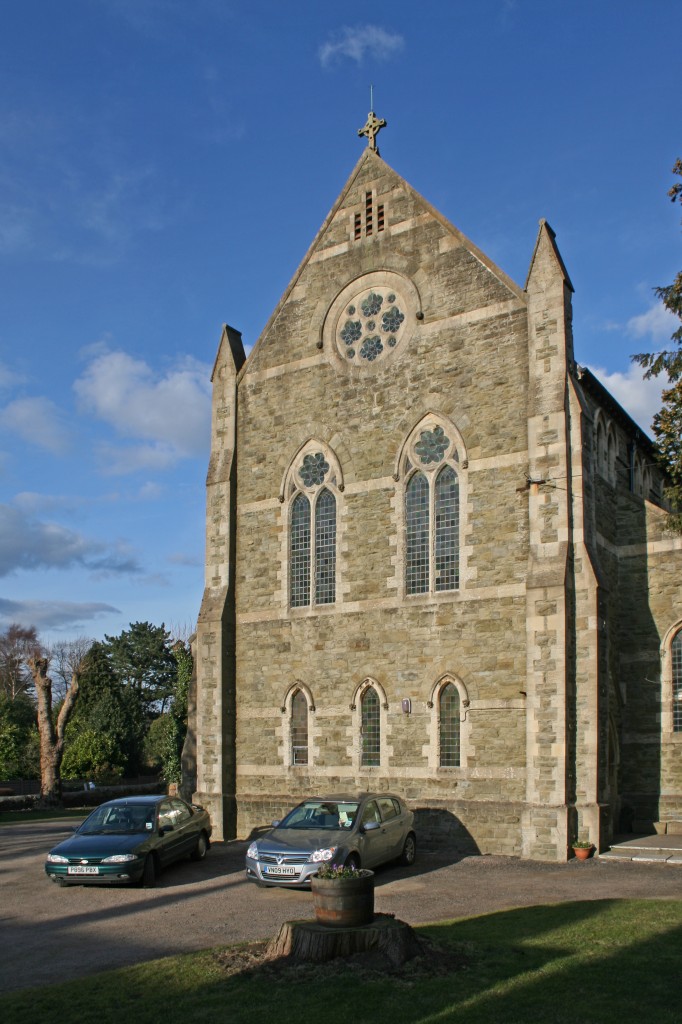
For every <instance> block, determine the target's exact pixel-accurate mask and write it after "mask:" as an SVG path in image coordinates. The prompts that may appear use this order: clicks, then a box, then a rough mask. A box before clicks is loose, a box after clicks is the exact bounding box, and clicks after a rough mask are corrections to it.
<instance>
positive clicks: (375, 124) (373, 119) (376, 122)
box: [358, 110, 388, 156]
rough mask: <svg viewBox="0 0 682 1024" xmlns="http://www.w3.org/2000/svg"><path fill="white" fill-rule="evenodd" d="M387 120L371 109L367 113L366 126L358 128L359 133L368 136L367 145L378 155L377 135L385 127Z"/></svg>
mask: <svg viewBox="0 0 682 1024" xmlns="http://www.w3.org/2000/svg"><path fill="white" fill-rule="evenodd" d="M387 123H388V122H387V121H386V120H385V119H384V118H383V117H381V118H379V117H377V116H376V114H375V113H374V111H373V110H370V112H369V114H368V115H367V124H366V125H365V127H364V128H358V135H366V136H367V145H368V146H369V148H370V149H371V150H373V151H374V152H375V153H376V154H377V156H378V155H379V148H378V146H377V135H378V134H379V132H380V131H381V129H382V128H385V127H386V125H387Z"/></svg>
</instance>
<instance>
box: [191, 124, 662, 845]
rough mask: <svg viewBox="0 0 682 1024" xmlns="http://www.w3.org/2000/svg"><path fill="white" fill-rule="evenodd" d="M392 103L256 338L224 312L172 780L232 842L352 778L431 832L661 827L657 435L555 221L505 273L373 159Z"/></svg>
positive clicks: (460, 837)
mask: <svg viewBox="0 0 682 1024" xmlns="http://www.w3.org/2000/svg"><path fill="white" fill-rule="evenodd" d="M385 124H386V122H385V121H383V120H381V119H379V118H377V117H376V116H375V114H374V112H373V111H372V112H370V114H369V117H368V120H367V123H366V125H365V127H364V128H362V129H360V131H359V134H360V135H361V136H363V137H364V138H367V146H366V147H365V148H364V149H363V152H362V155H361V156H360V159H359V160H358V162H357V164H356V166H355V168H354V169H353V171H352V173H351V175H350V177H349V179H348V181H347V183H346V185H345V186H344V188H343V190H342V192H341V194H340V196H339V198H338V199H337V200H336V202H335V203H334V205H333V207H332V209H331V212H330V213H329V215H328V217H327V218H326V220H325V222H324V223H323V225H322V227H321V228H320V231H319V233H318V235H317V237H316V238H315V240H314V242H313V244H312V246H311V248H310V250H309V251H308V254H307V255H306V257H305V259H304V260H303V263H302V264H301V266H300V267H299V268H298V270H297V271H296V272H295V274H294V276H293V278H292V280H291V282H290V284H289V286H288V288H287V289H286V291H285V293H284V295H283V296H282V298H281V300H280V302H279V304H278V305H277V307H276V309H275V310H274V311H273V312H272V315H271V316H270V319H269V320H268V322H267V324H266V327H265V329H264V331H263V333H262V335H261V336H260V338H258V339H257V341H256V342H255V345H254V347H253V349H252V351H251V352H250V354H249V356H248V358H247V357H246V356H245V353H244V348H243V345H242V338H241V335H240V334H239V332H238V331H237V330H235V329H234V328H233V327H229V326H227V325H226V326H225V327H224V328H223V333H222V338H221V341H220V347H219V349H218V355H217V359H216V363H215V368H214V372H213V378H212V379H213V427H212V444H211V455H210V462H209V469H208V478H207V515H206V582H205V591H204V597H203V602H202V605H201V612H200V615H199V623H198V630H197V639H196V644H195V656H196V674H197V676H196V693H195V705H194V710H193V712H192V715H191V721H190V726H191V728H190V743H189V745H188V747H187V751H188V753H187V756H186V758H185V770H186V778H185V785H186V786H189V787H190V791H192V790H194V797H195V799H196V800H197V801H198V802H199V803H201V804H202V805H203V806H205V807H206V808H207V809H209V810H210V813H211V818H212V821H213V824H214V837H215V838H221V837H222V838H225V839H228V838H232V837H235V836H239V837H245V836H247V835H249V833H250V832H251V830H252V829H254V828H256V827H258V826H262V825H267V824H269V823H270V822H271V821H272V820H273V819H277V818H281V817H282V815H283V813H284V812H285V811H286V810H288V809H289V808H290V807H291V806H293V805H294V804H295V803H296V802H298V801H299V800H300V799H301V798H303V797H304V796H309V795H324V794H325V793H333V792H336V793H339V792H358V791H367V790H370V791H379V792H383V791H392V792H396V793H399V794H400V795H401V796H403V797H404V798H405V799H406V801H407V803H408V805H409V806H410V808H411V809H412V810H413V811H414V812H415V826H416V831H417V834H418V837H419V842H420V843H421V844H422V846H423V845H430V844H436V843H438V844H441V845H444V846H446V847H447V848H448V849H450V850H451V851H452V852H453V853H454V852H465V851H476V850H478V851H480V852H482V853H494V854H511V855H520V856H523V857H527V858H533V859H537V860H549V861H563V860H565V859H566V858H567V856H568V854H569V851H570V845H571V841H572V840H573V839H574V838H575V837H576V836H578V835H580V836H581V837H582V838H585V839H589V840H591V841H592V842H593V843H594V844H595V846H596V847H597V848H598V849H603V848H604V847H605V846H606V845H608V843H609V840H610V838H611V836H612V835H613V834H614V833H615V832H618V831H621V830H623V829H629V828H630V827H632V825H633V823H634V825H635V826H641V825H643V824H648V825H649V826H651V823H652V822H659V823H663V824H662V825H659V828H663V827H668V823H670V826H671V827H674V826H673V824H672V823H674V822H676V821H680V820H682V539H680V538H678V537H675V536H674V535H673V534H671V533H670V532H668V530H667V528H666V524H667V518H668V513H667V511H666V505H665V500H664V495H663V481H662V479H661V476H660V473H659V471H658V469H657V468H656V465H655V461H654V450H653V446H652V444H651V442H650V440H649V439H648V437H647V436H646V434H645V433H644V431H643V430H642V429H640V427H639V426H638V425H637V424H636V423H634V422H633V421H632V419H630V417H629V416H628V415H627V413H626V412H625V411H624V410H623V409H622V408H621V407H620V406H619V405H618V403H617V402H616V401H615V400H614V399H613V398H612V397H611V395H610V394H609V393H608V392H607V391H606V390H605V389H604V387H603V386H602V385H601V384H600V383H599V382H598V381H597V380H596V378H595V377H594V376H593V375H592V374H591V373H590V372H589V370H587V369H585V368H583V367H581V366H580V365H578V363H577V362H576V359H575V355H574V348H573V336H572V296H573V287H572V285H571V281H570V278H569V276H568V273H567V271H566V268H565V267H564V263H563V261H562V258H561V256H560V254H559V249H558V247H557V242H556V239H555V235H554V232H553V231H552V229H551V228H550V226H549V224H548V223H547V222H546V221H545V220H542V221H541V222H540V228H539V232H538V235H537V241H536V243H535V248H534V250H533V252H532V254H531V259H530V269H529V272H528V278H527V280H526V283H525V285H524V286H523V287H521V286H519V285H518V284H517V283H516V282H515V281H512V280H511V279H510V278H509V277H507V275H506V274H505V273H504V271H502V270H500V268H499V267H497V266H496V265H495V264H494V263H493V262H492V260H490V259H489V258H488V257H487V256H486V255H485V254H484V253H483V252H481V251H480V250H479V249H478V248H477V247H476V246H475V245H474V244H473V243H472V242H470V241H469V239H468V238H466V237H465V236H464V235H463V234H462V233H461V232H460V231H459V230H458V229H457V228H456V227H454V226H453V225H452V224H451V223H450V222H449V221H448V220H447V219H446V218H445V217H444V216H443V215H442V214H441V213H439V212H438V211H437V210H435V209H434V208H433V207H432V206H430V205H429V203H428V202H427V201H426V200H425V199H424V198H422V196H420V195H419V194H418V193H417V192H415V190H414V189H413V188H411V186H410V185H408V184H407V182H406V181H405V180H404V179H403V178H401V177H400V175H399V174H398V173H396V171H394V170H392V168H391V167H389V166H388V164H387V163H385V162H384V160H383V159H382V158H381V157H380V156H379V153H378V149H377V145H376V140H377V134H378V132H379V130H380V129H381V128H382V127H384V126H385ZM444 173H445V174H447V171H446V172H444ZM284 219H285V218H284V215H283V221H284ZM274 227H275V228H276V225H275V226H274ZM607 255H608V254H606V253H605V257H606V256H607ZM232 313H233V315H234V316H235V317H237V318H238V316H239V310H238V309H236V310H233V311H232ZM248 340H249V341H252V339H248ZM579 342H580V339H578V347H579ZM192 744H195V748H196V762H194V760H193V756H190V755H192V750H193V747H192ZM193 772H195V774H194V775H193Z"/></svg>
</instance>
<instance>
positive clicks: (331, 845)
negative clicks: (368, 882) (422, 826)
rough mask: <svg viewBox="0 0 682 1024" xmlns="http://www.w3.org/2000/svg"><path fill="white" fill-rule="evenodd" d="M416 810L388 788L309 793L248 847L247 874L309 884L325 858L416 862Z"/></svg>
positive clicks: (364, 863) (270, 881) (369, 864)
mask: <svg viewBox="0 0 682 1024" xmlns="http://www.w3.org/2000/svg"><path fill="white" fill-rule="evenodd" d="M413 823H414V815H413V814H412V811H410V810H408V809H407V807H406V806H405V804H404V803H403V801H402V800H401V799H400V797H397V796H394V795H392V794H388V793H361V794H356V795H355V796H345V795H344V796H329V797H310V798H309V799H307V800H303V801H302V803H300V804H298V806H297V807H294V809H293V810H292V811H290V812H289V814H287V816H286V817H285V818H283V819H282V821H273V823H272V829H271V830H270V831H269V832H266V833H265V835H263V836H262V837H261V838H260V839H256V840H255V841H254V842H253V843H251V845H250V846H249V848H248V850H247V851H246V877H247V879H248V880H249V881H251V882H256V883H257V884H258V885H284V886H309V885H310V876H311V875H314V874H315V872H316V871H317V870H318V869H319V867H320V865H321V864H323V863H324V862H325V861H327V862H330V863H333V864H347V865H351V864H353V865H355V867H358V868H360V867H362V868H374V867H376V866H377V865H379V864H385V863H386V862H387V861H391V860H398V859H399V860H400V862H401V863H402V864H408V865H409V864H413V863H414V859H415V856H416V853H417V839H416V836H415V834H414V828H413Z"/></svg>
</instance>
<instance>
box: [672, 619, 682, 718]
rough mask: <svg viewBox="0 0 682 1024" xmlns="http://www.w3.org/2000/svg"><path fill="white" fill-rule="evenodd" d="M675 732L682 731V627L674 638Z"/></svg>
mask: <svg viewBox="0 0 682 1024" xmlns="http://www.w3.org/2000/svg"><path fill="white" fill-rule="evenodd" d="M670 653H671V656H672V663H673V732H682V629H681V630H680V631H679V632H678V633H677V634H676V635H675V637H674V638H673V642H672V646H671V650H670Z"/></svg>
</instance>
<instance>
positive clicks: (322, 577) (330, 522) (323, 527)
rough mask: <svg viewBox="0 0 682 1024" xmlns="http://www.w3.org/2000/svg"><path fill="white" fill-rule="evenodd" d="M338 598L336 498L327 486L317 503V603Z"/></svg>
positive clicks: (328, 602)
mask: <svg viewBox="0 0 682 1024" xmlns="http://www.w3.org/2000/svg"><path fill="white" fill-rule="evenodd" d="M335 600H336V499H335V498H334V495H333V494H332V493H331V491H328V490H327V488H325V489H324V490H323V491H322V492H321V493H320V496H319V497H318V499H317V503H316V505H315V603H316V604H333V603H334V601H335Z"/></svg>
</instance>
